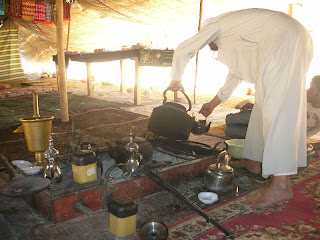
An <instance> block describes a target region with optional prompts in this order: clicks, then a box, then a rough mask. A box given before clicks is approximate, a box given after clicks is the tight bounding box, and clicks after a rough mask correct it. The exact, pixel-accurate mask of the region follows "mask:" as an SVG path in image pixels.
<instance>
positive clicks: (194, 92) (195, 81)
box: [193, 0, 203, 103]
mask: <svg viewBox="0 0 320 240" xmlns="http://www.w3.org/2000/svg"><path fill="white" fill-rule="evenodd" d="M202 5H203V0H200V12H199V24H198V32H199V31H200V30H201V22H202ZM198 58H199V52H197V55H196V70H195V78H194V88H193V103H196V89H197V78H198Z"/></svg>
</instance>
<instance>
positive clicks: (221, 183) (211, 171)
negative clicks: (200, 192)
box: [204, 150, 234, 192]
mask: <svg viewBox="0 0 320 240" xmlns="http://www.w3.org/2000/svg"><path fill="white" fill-rule="evenodd" d="M230 158H231V157H230V156H229V154H228V152H227V151H226V150H224V151H222V152H220V154H219V155H218V157H217V159H216V163H215V164H211V165H210V166H209V168H208V170H207V172H206V175H205V178H204V182H205V184H206V187H207V188H209V189H210V190H213V191H217V192H226V191H229V190H231V189H232V188H233V178H234V170H233V168H232V167H230V166H229V165H228V164H229V161H230Z"/></svg>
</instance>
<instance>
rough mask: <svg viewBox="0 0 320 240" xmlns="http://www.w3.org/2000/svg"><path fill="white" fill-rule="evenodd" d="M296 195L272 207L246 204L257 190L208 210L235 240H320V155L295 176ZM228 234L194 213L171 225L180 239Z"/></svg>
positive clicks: (173, 234) (196, 239)
mask: <svg viewBox="0 0 320 240" xmlns="http://www.w3.org/2000/svg"><path fill="white" fill-rule="evenodd" d="M291 183H292V186H293V192H294V198H293V199H292V200H291V201H288V202H284V203H281V204H277V205H275V206H274V207H272V208H268V209H264V210H254V209H252V208H250V207H248V206H246V205H244V204H243V203H242V201H243V200H244V199H246V198H248V197H249V196H251V195H253V194H255V193H256V191H260V190H261V189H257V190H253V191H251V192H248V193H245V194H243V195H241V196H239V197H235V198H233V199H231V200H229V201H227V202H224V203H222V204H220V205H217V206H214V207H211V208H209V209H206V212H207V213H208V214H209V215H210V216H212V217H213V218H214V219H215V220H217V221H218V222H219V223H220V224H221V225H223V227H224V228H225V229H227V230H228V231H230V232H233V233H234V234H235V239H251V240H253V239H254V240H258V239H259V240H261V239H277V240H278V239H304V240H306V239H320V158H319V159H315V160H313V161H312V162H311V164H310V165H309V167H308V168H306V169H305V170H303V171H301V172H300V173H299V174H298V175H296V176H293V177H292V179H291ZM224 236H225V235H224V234H223V233H222V232H221V231H219V230H218V229H216V228H215V227H214V226H213V225H212V224H210V223H206V221H205V219H204V218H202V217H200V216H199V215H198V214H194V215H192V216H189V217H187V218H185V219H182V220H180V221H177V222H176V223H174V224H172V225H171V226H169V238H168V239H171V240H173V239H176V240H204V239H222V238H223V237H224Z"/></svg>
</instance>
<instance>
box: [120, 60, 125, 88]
mask: <svg viewBox="0 0 320 240" xmlns="http://www.w3.org/2000/svg"><path fill="white" fill-rule="evenodd" d="M124 65H125V59H120V92H123V91H124V78H125V77H124V76H125V66H124Z"/></svg>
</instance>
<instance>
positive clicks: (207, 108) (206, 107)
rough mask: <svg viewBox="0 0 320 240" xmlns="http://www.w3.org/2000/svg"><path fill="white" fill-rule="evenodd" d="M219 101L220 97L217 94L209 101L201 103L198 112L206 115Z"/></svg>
mask: <svg viewBox="0 0 320 240" xmlns="http://www.w3.org/2000/svg"><path fill="white" fill-rule="evenodd" d="M220 103H221V101H220V98H219V97H218V95H216V96H215V97H214V98H213V99H212V100H211V101H210V102H208V103H205V104H203V105H202V107H201V109H200V111H199V113H200V114H202V115H203V116H205V117H208V116H209V115H210V114H211V113H212V111H213V110H214V109H215V108H216V106H218V105H219V104H220Z"/></svg>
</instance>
